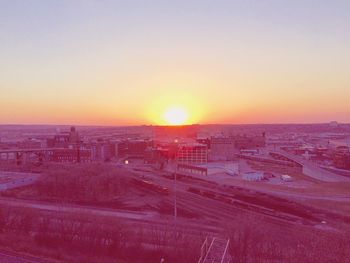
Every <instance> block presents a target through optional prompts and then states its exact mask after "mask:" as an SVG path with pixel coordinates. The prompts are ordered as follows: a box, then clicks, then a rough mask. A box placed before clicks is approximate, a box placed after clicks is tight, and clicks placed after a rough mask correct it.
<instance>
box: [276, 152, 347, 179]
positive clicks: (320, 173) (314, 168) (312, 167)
mask: <svg viewBox="0 0 350 263" xmlns="http://www.w3.org/2000/svg"><path fill="white" fill-rule="evenodd" d="M270 151H271V152H275V153H279V154H281V155H284V156H285V157H287V158H289V159H291V160H293V161H295V162H298V163H300V164H301V165H303V173H304V174H305V175H307V176H309V177H312V178H314V179H317V180H320V181H323V182H350V178H349V177H346V176H342V175H338V174H335V173H332V172H329V171H326V170H324V169H322V168H320V167H319V166H318V165H317V164H314V163H312V162H311V161H308V160H305V159H303V158H302V157H300V156H297V155H294V154H291V153H288V152H286V151H283V150H282V149H280V148H271V149H270Z"/></svg>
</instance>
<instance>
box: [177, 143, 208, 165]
mask: <svg viewBox="0 0 350 263" xmlns="http://www.w3.org/2000/svg"><path fill="white" fill-rule="evenodd" d="M176 157H177V161H178V163H180V164H204V163H207V162H208V148H207V146H206V145H204V144H199V143H193V144H185V145H179V147H178V150H177V155H176Z"/></svg>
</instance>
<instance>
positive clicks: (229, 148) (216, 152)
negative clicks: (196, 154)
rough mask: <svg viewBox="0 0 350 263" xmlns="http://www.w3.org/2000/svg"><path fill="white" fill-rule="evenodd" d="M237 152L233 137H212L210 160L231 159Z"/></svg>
mask: <svg viewBox="0 0 350 263" xmlns="http://www.w3.org/2000/svg"><path fill="white" fill-rule="evenodd" d="M234 153H235V142H234V140H233V138H232V137H223V136H221V137H211V138H210V150H209V157H208V158H209V160H210V161H230V160H232V159H233V156H234Z"/></svg>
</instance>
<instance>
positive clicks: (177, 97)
mask: <svg viewBox="0 0 350 263" xmlns="http://www.w3.org/2000/svg"><path fill="white" fill-rule="evenodd" d="M349 12H350V1H348V0H344V1H329V0H327V1H322V0H318V1H316V0H315V1H312V0H304V1H301V0H300V1H298V0H296V1H280V0H276V1H268V0H256V1H247V0H245V1H243V0H242V1H234V0H228V1H220V0H218V1H214V0H212V1H206V0H198V1H189V0H184V1H175V0H174V1H166V0H158V1H155V0H144V1H126V0H125V1H117V0H115V1H103V0H99V1H97V0H96V1H89V0H82V1H78V0H70V1H64V0H57V1H48V0H42V1H34V0H33V1H31V0H22V1H17V0H0V91H1V93H0V105H1V106H0V123H3V124H8V123H25V124H98V125H134V124H164V123H166V120H164V116H168V115H169V114H170V115H171V114H172V113H174V112H179V111H177V110H175V111H174V110H170V111H169V109H184V110H185V111H186V114H187V115H188V116H187V119H186V123H291V122H294V123H295V122H328V121H331V120H337V121H340V122H350V15H349ZM180 112H181V110H180Z"/></svg>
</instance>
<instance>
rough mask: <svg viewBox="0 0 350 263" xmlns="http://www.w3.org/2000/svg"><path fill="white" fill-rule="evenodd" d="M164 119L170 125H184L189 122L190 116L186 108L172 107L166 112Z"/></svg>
mask: <svg viewBox="0 0 350 263" xmlns="http://www.w3.org/2000/svg"><path fill="white" fill-rule="evenodd" d="M163 118H164V120H165V121H166V123H167V124H169V125H183V124H186V122H187V121H188V119H189V115H188V112H187V110H186V109H185V108H182V107H171V108H168V109H167V110H166V111H165V112H164V115H163Z"/></svg>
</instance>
